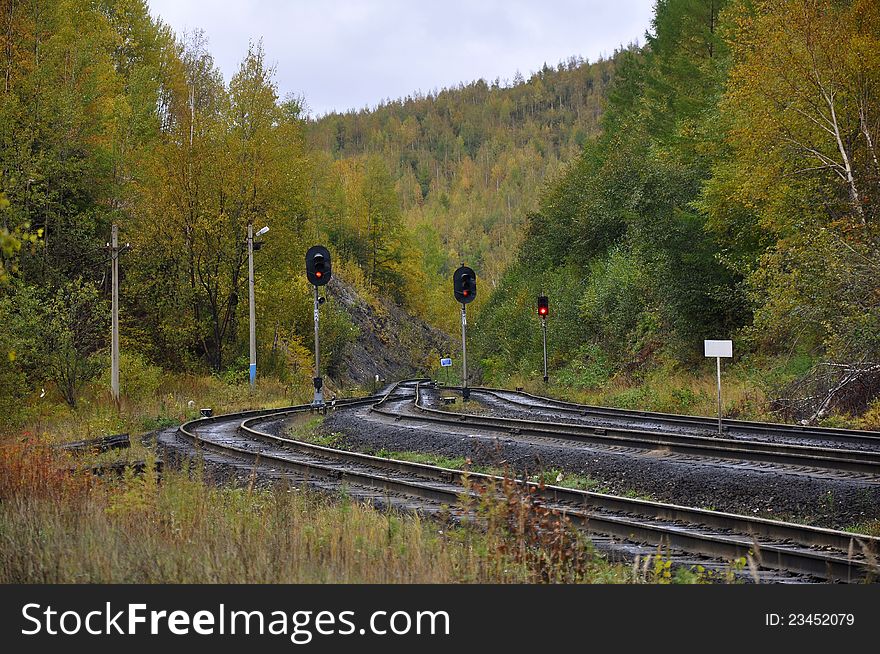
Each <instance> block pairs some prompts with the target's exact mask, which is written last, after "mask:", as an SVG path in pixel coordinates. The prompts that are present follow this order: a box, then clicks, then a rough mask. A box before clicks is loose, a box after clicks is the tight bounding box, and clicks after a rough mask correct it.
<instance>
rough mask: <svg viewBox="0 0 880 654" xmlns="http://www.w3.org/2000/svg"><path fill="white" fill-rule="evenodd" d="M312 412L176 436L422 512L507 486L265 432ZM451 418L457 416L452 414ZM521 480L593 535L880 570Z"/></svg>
mask: <svg viewBox="0 0 880 654" xmlns="http://www.w3.org/2000/svg"><path fill="white" fill-rule="evenodd" d="M420 391H421V382H419V381H410V382H399V383H397V384H395V385H394V386H393V387H392V388H391V389H390V390H389V391H388V392H387V393H386V394H385V395H384V396H382V397H378V396H373V397H368V398H364V399H360V400H344V401H339V402H338V404H337V409H340V410H342V409H345V408H350V407H364V406H368V407H370V410H371V411H373V412H376V413H378V414H380V415H384V416H385V417H388V418H390V419H392V420H397V419H404V418H407V417H408V416H407V415H405V414H400V413H396V412H394V411H392V410H391V409H390V408H389V407H391V406H393V405H395V404H397V405H400V404H401V402H404V401H405V400H409V399H412V400H413V401H414V403H415V404H418V403H419V398H420ZM309 410H310V407H309V406H308V405H303V406H297V407H289V408H286V409H280V410H279V409H273V410H265V411H250V412H244V413H239V414H230V415H224V416H215V417H211V418H203V419H199V420H194V421H191V422H188V423H186V424H184V425H182V426H181V427H180V428H179V430H178V434H179V435H180V436H181V437H182V438H184V439H186V440H188V441H189V442H191V443H192V444H194V445H195V446H196V447H197V448H198V449H201V450H204V451H210V452H214V453H217V454H219V455H221V456H223V457H231V458H233V459H237V460H245V461H247V462H249V463H251V464H253V465H254V466H256V465H258V463H257V462H259V464H260V465H263V466H269V467H271V468H272V469H282V470H289V471H295V472H296V473H297V474H299V475H300V476H301V477H303V478H308V479H316V478H317V479H325V480H330V481H333V482H336V483H345V484H351V485H356V486H358V487H364V488H367V489H372V490H373V491H376V490H379V491H381V492H383V493H391V494H395V495H396V496H400V497H405V498H411V499H413V500H414V501H416V504H415V505H414V506H415V507H416V508H418V501H423V502H429V503H434V504H435V505H436V504H441V505H444V506H447V505H448V506H450V507H455V506H456V505H457V504H459V501H460V499H461V498H462V496H463V494H475V493H476V492H477V491H476V489H475V487H476V486H481V485H482V486H489V487H491V486H492V485H493V484H495V485H497V484H499V483H501V482H502V481H503V480H502V479H501V478H500V477H495V476H492V475H485V474H479V473H474V472H466V471H461V470H451V469H447V468H441V467H438V466H431V465H425V464H419V463H411V462H407V461H398V460H393V459H387V458H381V457H376V456H371V455H367V454H362V453H359V452H351V451H345V450H339V449H334V448H329V447H323V446H319V445H314V444H310V443H305V442H302V441H298V440H294V439H291V438H287V437H283V436H278V435H275V434H273V433H270V432H269V431H265V430H264V429H261V428H260V426H261V425H263V426H265V425H268V424H270V423H272V422H277V421H279V420H284V419H287V418H290V417H292V416H295V415H296V414H301V413H305V412H308V411H309ZM441 413H442V412H441ZM436 418H437V419H438V420H439V418H440V416H436ZM468 419H470V416H468ZM445 420H446V421H447V422H452V421H455V420H456V419H455V418H454V417H451V416H449V415H448V414H447V415H446V417H445ZM516 483H518V484H520V485H525V486H529V487H530V493H532V494H534V495H537V496H538V497H540V499H541V501H542V502H543V503H544V504H545V505H546V506H547V507H549V508H552V509H556V510H558V511H559V512H560V513H563V514H565V515H566V516H567V517H568V518H569V519H570V520H571V521H572V522H573V524H575V525H578V526H579V527H581V528H582V529H584V530H585V531H586V532H588V533H589V534H591V535H602V536H604V537H610V538H612V539H619V540H624V541H631V542H635V543H650V544H653V545H660V546H663V547H668V548H670V549H671V550H675V551H679V552H687V553H691V554H696V555H700V556H707V557H712V558H714V559H721V560H725V561H731V560H734V559H738V558H741V557H746V556H750V557H752V559H753V560H754V561H756V563H757V565H758V566H759V567H760V568H761V569H764V570H780V571H787V572H790V573H794V574H799V575H808V576H810V577H814V578H818V579H826V580H832V581H844V582H849V581H861V580H865V579H868V580H870V579H873V578H874V576H876V574H877V572H878V567H877V556H878V554H880V539H877V538H872V537H867V536H859V535H855V534H850V533H846V532H841V531H835V530H830V529H822V528H817V527H809V526H804V525H797V524H792V523H785V522H777V521H772V520H767V519H762V518H754V517H749V516H740V515H735V514H730V513H721V512H715V511H708V510H704V509H696V508H689V507H684V506H677V505H672V504H663V503H660V502H652V501H646V500H639V499H631V498H624V497H617V496H613V495H607V494H602V493H594V492H588V491H582V490H575V489H568V488H561V487H555V486H543V485H537V484H533V483H531V482H524V481H521V480H518V481H517V482H516ZM454 510H455V509H454V508H453V511H454Z"/></svg>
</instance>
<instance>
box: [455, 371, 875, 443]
mask: <svg viewBox="0 0 880 654" xmlns="http://www.w3.org/2000/svg"><path fill="white" fill-rule="evenodd" d="M456 390H457V389H456ZM471 393H472V394H474V395H476V396H478V397H479V396H481V397H484V398H490V399H493V400H495V401H497V402H502V403H505V404H508V405H511V406H512V407H516V408H518V409H520V410H522V411H527V412H536V413H542V414H545V413H552V414H556V415H559V414H562V415H567V416H571V417H572V418H573V419H575V420H589V421H592V422H594V423H596V424H600V423H601V424H607V425H613V426H619V427H626V426H631V427H635V428H641V429H649V430H653V431H668V432H681V433H687V434H694V435H699V436H709V437H717V434H718V419H717V418H710V417H704V416H691V415H679V414H671V413H659V412H654V411H634V410H630V409H618V408H615V407H602V406H592V405H588V404H576V403H574V402H566V401H563V400H557V399H553V398H549V397H542V396H540V395H533V394H531V393H526V392H523V391H511V390H506V389H500V388H487V387H478V388H473V389H471ZM722 433H723V437H724V438H729V439H735V440H767V441H776V442H781V443H789V444H793V445H813V446H817V445H818V446H821V447H825V448H846V449H864V450H875V451H880V432H872V431H862V430H857V429H836V428H830V427H814V426H807V425H788V424H781V423H768V422H755V421H747V420H732V419H723V420H722Z"/></svg>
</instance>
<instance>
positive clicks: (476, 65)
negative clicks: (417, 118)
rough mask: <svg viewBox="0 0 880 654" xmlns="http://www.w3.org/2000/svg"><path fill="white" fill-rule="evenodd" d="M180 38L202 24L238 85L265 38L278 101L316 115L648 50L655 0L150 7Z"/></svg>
mask: <svg viewBox="0 0 880 654" xmlns="http://www.w3.org/2000/svg"><path fill="white" fill-rule="evenodd" d="M148 1H149V4H150V7H151V9H152V13H153V14H154V15H158V16H160V17H161V18H162V20H163V21H164V22H166V23H168V24H169V25H170V26H171V27H172V28H173V29H174V31H175V32H177V33H178V34H180V33H181V32H183V31H184V30H192V29H195V28H200V29H203V30H204V31H205V34H206V36H207V37H208V47H209V50H210V51H211V53H212V54H213V55H214V60H215V61H216V63H217V65H218V66H219V67H220V69H221V70H222V71H223V75H224V77H225V79H226V80H227V81H229V78H230V77H231V76H232V74H234V73H235V71H236V70H237V69H238V64H239V62H240V61H241V59H242V57H243V56H244V55H245V53H246V52H247V46H248V40H249V39H254V40H257V39H260V38H262V39H263V47H264V48H265V51H266V55H267V59H268V61H269V62H270V63H271V64H274V65H275V66H276V69H277V72H276V79H277V82H278V88H279V94H280V95H281V96H282V97H283V96H284V95H286V94H288V93H294V94H298V95H303V96H305V99H306V103H307V104H308V107H309V109H310V111H311V113H312V115H321V114H324V113H327V112H330V111H333V110H336V111H345V110H346V109H361V108H363V107H365V106H369V107H374V106H375V105H376V104H378V103H379V102H381V101H382V100H384V99H386V98H399V97H403V96H406V95H408V94H411V93H413V92H415V91H418V90H421V91H422V92H425V93H427V92H428V91H431V90H433V89H440V88H443V87H444V86H454V85H456V84H458V83H459V82H462V81H463V82H469V81H472V80H475V79H480V78H483V79H487V80H494V79H495V78H496V77H497V78H501V79H502V80H504V79H512V78H513V76H514V74H515V73H516V72H517V71H520V72H521V73H522V74H523V76H524V77H528V75H529V73H531V72H533V71H536V70H538V69H539V68H541V66H542V65H543V64H544V62H547V63H548V64H550V65H556V64H557V63H558V62H559V61H560V60H563V59H568V57H570V56H572V55H580V56H582V57H584V58H588V59H590V60H591V61H594V60H596V59H597V58H599V56H600V55H610V54H611V53H613V52H614V50H615V48H618V47H619V46H621V45H626V44H628V43H630V42H633V41H638V42H639V43H643V42H644V34H645V31H646V30H647V29H648V27H649V24H650V20H651V14H652V8H653V4H654V0H580V1H578V0H543V1H542V0H471V1H470V2H468V1H467V0H445V1H439V2H429V1H424V0H361V1H358V0H246V1H245V0H239V1H237V2H230V1H228V0H221V1H218V0H148Z"/></svg>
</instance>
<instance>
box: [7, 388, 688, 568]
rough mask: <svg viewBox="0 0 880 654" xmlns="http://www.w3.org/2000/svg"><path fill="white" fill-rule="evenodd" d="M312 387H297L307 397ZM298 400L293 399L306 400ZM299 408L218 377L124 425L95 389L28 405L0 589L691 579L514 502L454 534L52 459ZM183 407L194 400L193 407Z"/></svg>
mask: <svg viewBox="0 0 880 654" xmlns="http://www.w3.org/2000/svg"><path fill="white" fill-rule="evenodd" d="M307 390H308V389H306V390H305V391H302V392H303V393H306V391H307ZM301 394H302V393H301ZM305 399H307V398H306V397H298V396H297V395H296V393H290V392H289V390H288V389H285V388H284V387H283V386H282V385H280V384H274V383H272V382H271V381H263V382H261V384H260V386H259V388H258V392H257V393H255V394H251V393H250V392H249V391H248V389H247V386H246V385H245V386H241V385H237V386H236V385H232V386H230V385H226V384H223V383H222V382H220V381H218V380H216V379H206V378H187V379H177V380H172V383H165V384H164V385H163V387H162V391H161V392H160V393H158V394H156V395H155V397H151V398H150V399H149V400H147V401H144V400H141V401H139V402H132V401H126V402H123V405H122V407H121V410H120V412H119V413H117V412H116V410H115V407H114V406H113V405H112V403H110V402H108V401H107V399H106V397H105V396H103V395H102V394H101V393H97V392H95V393H92V394H89V393H86V394H84V396H83V399H82V401H81V402H80V405H79V407H78V408H77V409H76V410H70V409H68V408H65V407H63V406H61V405H58V404H49V403H48V402H47V403H46V404H45V405H43V406H42V407H38V408H37V410H35V411H34V412H33V417H32V418H31V420H29V422H28V424H27V425H26V426H25V427H24V428H23V429H21V430H19V429H14V430H13V429H9V430H7V431H6V433H5V435H4V436H3V437H2V442H0V583H52V582H61V583H71V582H90V583H91V582H95V583H98V582H110V583H121V582H130V583H161V582H372V583H379V582H393V583H397V582H403V583H407V582H413V583H414V582H420V583H433V582H493V583H494V582H501V583H507V582H511V583H514V582H560V581H564V582H642V581H661V582H663V581H670V580H684V581H693V580H701V579H703V577H702V576H700V575H698V574H695V573H689V572H687V571H683V572H682V573H680V574H679V576H678V577H676V576H675V575H674V573H672V574H671V573H670V571H669V569H668V567H667V566H666V565H665V559H664V558H663V557H662V556H659V557H655V558H653V559H652V560H650V561H642V562H641V564H640V565H639V566H638V567H635V568H631V567H628V566H620V565H614V564H609V563H608V562H606V561H605V560H604V559H602V558H601V557H600V556H599V555H597V554H596V553H595V552H594V551H593V550H592V549H591V547H590V546H589V544H588V543H586V542H585V541H583V540H582V539H581V537H580V536H578V535H577V534H576V533H575V532H574V531H572V530H571V529H570V528H569V527H568V526H566V525H560V526H556V527H554V528H552V529H550V528H548V527H549V525H550V524H551V522H552V520H551V517H550V516H546V515H540V514H539V513H535V511H534V510H533V509H534V507H533V508H532V509H531V513H530V514H529V516H523V515H515V514H514V513H513V512H512V511H513V508H512V507H514V506H516V505H518V503H517V502H513V501H511V502H509V506H508V505H507V504H506V503H503V502H502V503H493V502H490V501H486V502H481V503H478V505H475V506H472V507H471V508H472V509H473V510H474V514H475V515H478V516H479V518H478V524H476V523H475V524H466V525H460V524H459V525H451V524H445V523H441V522H437V521H433V520H426V519H423V518H421V517H419V516H415V515H401V514H399V513H395V512H384V511H380V510H377V509H375V508H373V507H370V506H367V505H363V504H360V503H357V502H354V501H352V500H351V499H350V498H348V497H346V496H344V495H342V496H339V497H332V498H331V497H326V496H321V495H318V494H316V493H313V492H310V491H308V490H302V489H297V488H286V487H272V488H264V487H260V486H259V485H257V484H254V483H252V484H250V485H249V486H248V487H245V488H232V487H216V486H215V485H213V484H211V483H208V482H207V481H206V480H205V479H204V476H203V475H202V474H200V473H199V471H198V467H197V468H196V472H195V473H194V474H188V473H183V472H175V471H170V470H166V471H165V472H164V474H163V475H162V477H161V479H159V478H158V477H157V476H156V475H155V474H154V473H152V472H148V473H147V474H145V475H144V476H142V477H135V476H133V475H129V476H126V477H123V478H121V479H96V478H93V477H92V476H91V475H90V474H87V473H75V474H72V473H70V472H69V469H70V468H73V467H77V466H80V467H81V466H86V465H91V464H93V463H98V462H108V461H111V460H119V459H120V458H124V459H144V458H146V459H149V458H150V457H151V456H152V452H151V451H150V450H149V449H148V448H145V447H144V446H143V445H141V444H140V443H139V442H138V440H137V439H134V440H133V447H132V450H130V451H123V452H122V453H119V452H108V453H105V454H95V455H86V456H84V457H81V458H77V459H74V458H72V457H71V456H69V455H67V454H63V453H59V452H58V451H56V450H54V449H52V448H50V447H47V445H49V444H52V443H58V442H63V441H69V440H76V439H81V438H91V437H96V436H100V435H102V434H110V433H118V432H123V431H129V432H131V433H132V434H137V433H140V432H143V431H145V430H149V429H155V428H159V427H163V426H169V425H173V424H177V423H179V422H182V421H184V420H187V419H189V418H192V417H195V416H196V415H197V413H198V409H199V408H200V407H202V406H211V407H213V408H214V409H215V411H217V412H221V411H232V410H236V409H246V408H251V407H257V406H272V405H275V406H282V405H286V404H291V403H298V402H301V401H303V400H305ZM191 402H192V404H191Z"/></svg>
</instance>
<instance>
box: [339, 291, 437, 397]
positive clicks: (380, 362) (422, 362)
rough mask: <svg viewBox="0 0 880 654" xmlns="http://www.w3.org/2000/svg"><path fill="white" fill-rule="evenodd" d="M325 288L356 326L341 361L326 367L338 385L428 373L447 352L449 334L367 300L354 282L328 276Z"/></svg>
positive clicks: (385, 304) (397, 309) (392, 306)
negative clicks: (331, 366)
mask: <svg viewBox="0 0 880 654" xmlns="http://www.w3.org/2000/svg"><path fill="white" fill-rule="evenodd" d="M326 288H327V291H326V294H327V296H328V298H332V300H333V301H334V302H335V304H336V306H337V307H338V308H341V309H342V310H343V311H345V313H347V314H348V316H349V318H350V319H351V321H352V323H353V324H354V325H355V327H357V330H358V334H357V336H356V338H355V339H354V340H353V341H352V342H350V343H349V344H347V345H346V347H345V350H344V352H343V355H342V357H341V358H340V361H341V362H340V363H339V364H337V365H336V366H334V369H333V370H332V371H331V376H332V377H333V381H334V382H335V383H336V384H338V385H340V386H351V385H362V384H369V383H370V382H374V381H375V379H376V375H378V376H379V379H381V380H397V379H404V378H407V377H414V376H418V375H422V374H426V373H428V372H429V371H430V370H431V369H432V368H434V367H435V366H436V365H437V360H438V359H439V358H440V357H441V356H448V354H449V352H450V347H451V339H450V338H449V336H448V335H446V334H444V333H443V332H441V331H440V330H438V329H435V328H434V327H431V326H430V325H428V324H427V323H426V322H424V321H423V320H420V319H419V318H417V317H415V316H412V315H410V314H408V313H407V312H406V311H405V310H403V309H401V308H400V307H398V306H397V305H395V304H393V303H392V302H383V301H381V300H372V299H370V300H368V299H366V298H365V297H364V296H362V295H361V294H359V293H358V292H357V290H356V289H355V287H354V286H352V285H351V284H349V283H347V282H346V281H345V280H343V279H340V278H339V277H338V276H336V277H333V279H331V280H330V283H329V284H328V285H327V287H326Z"/></svg>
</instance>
